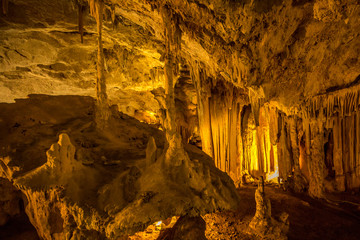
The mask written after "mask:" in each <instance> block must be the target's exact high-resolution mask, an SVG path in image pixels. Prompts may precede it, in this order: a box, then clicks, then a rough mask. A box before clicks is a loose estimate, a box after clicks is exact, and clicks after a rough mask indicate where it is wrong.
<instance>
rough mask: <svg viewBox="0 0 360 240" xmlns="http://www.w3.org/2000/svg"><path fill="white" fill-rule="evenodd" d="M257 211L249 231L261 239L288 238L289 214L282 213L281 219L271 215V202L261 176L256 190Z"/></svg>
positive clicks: (282, 239) (284, 239)
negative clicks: (278, 219)
mask: <svg viewBox="0 0 360 240" xmlns="http://www.w3.org/2000/svg"><path fill="white" fill-rule="evenodd" d="M255 201H256V212H255V216H254V217H253V219H252V220H251V222H250V224H249V233H251V234H255V235H256V236H257V237H260V238H261V239H274V240H275V239H281V240H286V239H287V233H288V231H289V219H288V217H289V215H288V214H287V213H285V212H283V213H282V214H281V217H280V221H277V220H275V219H274V218H272V217H271V203H270V200H269V199H268V198H267V197H266V195H265V188H264V179H263V178H262V177H261V178H260V181H259V183H258V188H257V189H256V191H255Z"/></svg>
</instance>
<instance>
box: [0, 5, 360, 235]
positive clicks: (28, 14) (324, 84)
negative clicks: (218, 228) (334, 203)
mask: <svg viewBox="0 0 360 240" xmlns="http://www.w3.org/2000/svg"><path fill="white" fill-rule="evenodd" d="M359 35H360V3H359V1H358V0H347V1H345V0H311V1H310V0H268V1H263V0H238V1H233V0H213V1H207V0H196V1H190V0H184V1H177V0H131V1H130V0H129V1H125V0H59V1H52V0H28V1H22V0H2V1H1V11H0V108H1V109H3V110H4V111H3V113H0V133H1V134H2V138H3V139H0V146H1V147H3V148H2V149H0V150H1V155H0V157H1V161H0V168H1V175H0V176H1V177H3V178H6V179H8V180H9V181H10V182H11V183H12V184H13V185H14V186H15V188H16V189H18V190H19V189H20V190H21V191H23V193H24V194H25V196H26V199H27V198H29V199H30V200H29V204H28V207H27V208H26V211H27V214H28V215H29V219H30V220H31V222H32V223H33V224H34V225H36V226H38V227H37V230H38V232H39V233H40V235H41V237H43V238H62V237H64V236H65V235H66V234H68V233H69V234H70V235H69V236H74V238H75V236H90V235H91V233H94V234H95V235H94V236H96V237H100V236H102V237H107V238H112V237H113V236H120V234H122V233H126V232H129V233H131V232H134V231H136V230H138V229H143V228H144V227H145V225H148V224H152V223H153V222H151V221H156V220H161V219H162V220H163V219H164V218H165V217H168V216H170V215H172V214H175V215H176V214H178V215H179V216H180V215H185V214H189V212H192V213H193V215H199V213H200V212H207V211H213V210H215V209H217V208H230V207H233V206H234V205H236V204H235V202H236V201H237V200H235V199H237V197H236V196H235V195H236V194H235V195H234V188H233V184H232V183H231V181H230V180H229V179H228V178H227V177H226V176H225V175H224V176H223V174H222V173H220V172H219V171H217V170H216V169H215V168H214V166H215V167H216V168H217V169H219V170H221V171H223V172H226V174H227V175H228V176H230V178H231V179H232V181H234V182H235V185H236V186H241V185H242V184H244V183H246V181H247V180H249V181H253V180H254V179H257V178H260V177H263V178H264V180H265V181H267V182H277V183H281V184H283V186H284V189H290V190H292V191H294V192H306V193H307V194H309V195H310V196H311V197H312V198H316V199H323V198H327V195H328V193H343V192H353V193H356V192H358V190H359V187H360V147H359V146H360V127H359V126H360V115H359V112H360V111H359V110H360V57H359V56H360V40H359V37H358V36H359ZM33 94H40V95H33ZM42 94H43V95H42ZM28 95H30V97H28ZM51 96H62V97H59V99H55V98H52V97H51ZM80 96H82V97H80ZM93 98H94V99H96V104H95V105H94V101H93V100H92V99H93ZM19 99H22V100H19ZM59 101H64V103H63V104H64V105H63V106H60V104H59ZM14 102H15V103H14ZM7 104H9V105H7ZM12 104H14V105H12ZM40 106H41V107H40ZM94 106H96V107H95V108H94ZM42 107H43V108H45V110H42V109H41V108H42ZM14 109H15V110H16V109H17V110H16V111H19V112H15V113H13V112H12V111H14ZM55 110H56V111H55ZM20 111H21V112H20ZM31 111H33V113H32V112H31ZM27 116H28V117H27ZM10 117H13V118H14V119H11V118H10ZM134 118H135V119H137V120H139V121H140V122H142V123H143V124H145V125H142V123H139V122H136V120H135V119H134ZM94 122H95V123H96V126H97V128H98V129H96V128H95V125H94ZM125 122H126V123H125ZM119 127H120V128H121V130H120V129H119ZM136 129H138V130H136ZM35 130H36V131H35ZM161 130H163V132H164V133H160V131H161ZM101 131H103V132H101ZM9 136H10V139H8V138H7V137H9ZM163 137H164V139H162V138H163ZM17 138H18V139H17ZM20 139H21V140H22V141H20ZM119 139H120V140H119ZM189 143H190V144H191V145H195V146H197V147H198V148H201V150H202V151H203V152H204V153H205V154H207V155H208V156H210V158H211V159H212V160H209V159H210V158H207V157H206V156H205V155H204V154H203V153H200V152H199V153H198V152H197V151H198V150H194V148H192V147H194V146H192V147H191V148H190V147H189V146H188V145H187V144H189ZM107 144H108V145H107ZM65 146H66V147H65ZM49 148H50V149H49ZM72 149H73V150H72ZM46 152H47V156H46ZM65 153H66V154H68V156H66V157H65V155H64V154H65ZM199 156H200V157H199ZM198 157H199V158H201V159H203V160H204V161H203V160H201V161H200V160H199V159H198ZM124 159H125V160H124ZM139 159H141V160H139ZM130 160H131V161H130ZM197 160H199V161H197ZM208 160H209V161H208ZM128 161H129V162H128ZM99 166H100V167H99ZM111 166H116V167H118V168H120V170H119V172H117V173H116V174H115V173H114V172H112V171H110V170H111V169H108V168H111ZM63 171H64V172H67V173H69V174H68V175H63V174H61V173H62V172H63ZM70 173H71V174H70ZM105 173H106V174H107V175H106V174H105ZM150 173H152V174H150ZM103 174H105V175H106V180H102V181H100V182H99V183H97V184H98V185H97V184H95V183H93V184H89V186H88V188H86V187H85V186H86V184H85V182H83V181H82V180H80V179H82V178H83V177H85V176H89V178H91V179H92V180H94V181H95V179H98V178H99V176H102V175H103ZM154 174H156V175H157V178H155V179H157V180H156V181H155V180H154V182H152V181H145V180H144V179H145V178H146V179H149V178H151V177H150V175H154ZM145 176H146V177H145ZM217 176H221V177H219V178H218V177H217ZM72 178H75V179H77V180H78V181H70V180H69V179H72ZM99 179H101V178H99ZM92 180H89V181H90V182H92ZM162 181H165V182H167V181H169V182H170V183H171V184H173V183H176V184H179V185H178V186H186V190H184V191H185V192H191V194H189V198H186V201H185V200H184V202H182V203H183V204H184V205H181V204H180V205H181V206H185V205H186V204H190V203H191V204H194V205H195V207H194V209H195V210H191V211H190V205H186V206H187V207H184V208H181V207H180V209H178V208H174V207H169V206H170V205H171V204H173V203H172V202H171V201H169V202H165V203H167V204H169V206H166V204H165V203H164V206H166V207H164V206H162V207H164V208H165V209H166V211H165V213H159V209H157V208H154V209H150V207H148V208H149V209H148V210H149V215H143V216H142V217H140V216H139V215H140V213H139V212H137V210H136V211H135V210H134V209H136V206H137V205H136V204H135V203H137V204H139V205H142V204H145V207H146V206H153V205H152V201H155V200H160V199H163V198H166V195H161V194H160V193H159V192H160V191H158V190H156V189H157V187H159V188H160V189H161V191H163V190H164V191H165V190H166V191H168V193H167V194H170V195H171V194H173V197H174V199H177V200H178V201H183V198H182V197H181V196H180V195H177V194H178V193H179V192H181V191H182V190H181V188H180V187H179V188H177V187H174V188H169V185H166V184H163V183H160V182H162ZM249 181H248V182H249ZM73 182H74V183H73ZM154 184H155V185H156V186H155V185H154ZM171 184H170V185H171ZM176 184H175V185H176ZM285 185H286V187H285ZM90 186H92V187H90ZM114 186H115V188H117V189H118V190H116V191H113V190H112V188H113V187H114ZM129 186H130V187H129ZM79 188H85V189H86V190H85V192H86V194H85V192H84V195H91V196H93V198H90V199H87V200H89V201H90V202H88V201H87V200H86V201H85V198H83V195H81V194H80V195H81V196H77V192H78V189H79ZM119 189H120V190H119ZM172 189H173V190H172ZM9 191H10V190H9ZM172 191H174V192H172ZM230 193H231V194H230ZM68 194H70V196H71V198H69V199H70V200H69V199H68V198H67V197H69V195H68ZM222 194H225V195H226V197H225V199H223V196H222ZM10 195H11V194H10ZM228 197H229V199H228ZM117 198H119V199H122V200H121V201H117V200H116V199H117ZM198 198H199V199H200V200H199V199H198ZM39 199H41V201H48V202H51V204H52V205H51V206H50V205H49V206H47V208H46V209H47V210H46V211H45V210H44V212H43V213H41V211H40V209H42V208H43V206H42V205H37V200H39ZM64 199H65V200H64ZM194 199H198V200H194ZM215 199H216V201H218V202H216V201H215ZM83 200H84V201H83ZM190 200H191V201H190ZM79 201H80V202H81V204H80V203H79ZM173 201H175V200H173ZM227 201H229V202H227ZM24 202H25V201H24ZM148 202H149V204H148ZM95 203H96V204H95ZM202 204H205V205H207V206H206V207H203V206H202ZM84 206H86V207H84ZM171 206H172V205H171ZM159 208H160V207H159ZM64 209H67V210H66V211H65V210H64ZM74 209H82V210H79V211H80V212H81V211H83V212H82V213H81V214H82V215H81V214H80V215H81V216H80V215H79V216H78V215H76V214H75V213H73V212H75V211H77V210H74ZM94 209H95V210H94ZM99 209H100V210H99ZM139 209H141V208H139ZM170 209H171V210H170ZM174 209H175V210H174ZM122 211H125V212H129V213H132V212H134V214H138V215H136V216H137V219H136V220H135V219H127V218H125V217H124V215H121V214H120V212H122ZM3 212H5V211H2V213H1V214H2V215H1V216H2V219H3V222H5V220H6V219H7V218H8V216H11V214H10V213H6V215H5V214H4V213H3ZM35 212H36V214H34V213H35ZM59 212H60V213H59ZM194 212H196V213H197V214H195V213H194ZM74 214H75V215H76V216H75V215H74ZM84 214H85V215H86V216H85V215H84ZM49 216H51V219H52V220H50V225H51V226H50V225H49V223H45V222H46V221H48V218H49ZM59 216H61V217H59ZM84 216H85V217H84ZM172 216H174V215H172ZM147 217H148V218H147ZM60 218H61V219H62V220H60ZM85 218H89V219H90V218H91V220H89V222H87V223H83V221H85V220H84V219H85ZM79 219H80V220H79ZM104 219H106V223H105V222H104V221H105V220H104ZM150 219H151V221H150ZM61 221H63V223H61V224H60V223H59V222H61ZM51 222H56V224H58V225H56V224H55V225H56V226H55V227H54V226H53V224H52V223H51ZM94 222H101V224H103V225H101V224H100V223H99V224H94ZM82 224H83V225H82ZM135 225H136V227H133V226H135ZM61 226H70V228H69V229H65V227H61ZM73 226H76V227H73ZM120 232H121V233H120ZM63 234H65V235H63ZM97 234H100V235H97ZM96 237H95V238H96Z"/></svg>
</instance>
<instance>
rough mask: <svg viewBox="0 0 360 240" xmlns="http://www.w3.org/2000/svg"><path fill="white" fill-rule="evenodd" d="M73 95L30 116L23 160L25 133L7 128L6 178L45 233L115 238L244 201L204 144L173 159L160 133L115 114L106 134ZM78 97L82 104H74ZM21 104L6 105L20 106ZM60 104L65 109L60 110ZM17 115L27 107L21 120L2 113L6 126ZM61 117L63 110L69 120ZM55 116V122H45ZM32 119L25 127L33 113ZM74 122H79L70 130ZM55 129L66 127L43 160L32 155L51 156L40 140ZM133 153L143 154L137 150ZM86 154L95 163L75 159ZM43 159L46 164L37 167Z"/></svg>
mask: <svg viewBox="0 0 360 240" xmlns="http://www.w3.org/2000/svg"><path fill="white" fill-rule="evenodd" d="M67 98H68V97H58V98H57V97H43V99H42V101H41V104H45V105H52V108H48V109H46V108H37V111H38V112H37V113H36V114H37V117H38V121H35V122H32V121H31V120H28V121H30V122H32V127H31V128H29V129H28V132H27V142H31V143H32V144H31V145H28V148H29V149H27V148H26V147H23V148H22V151H24V152H31V153H32V155H31V156H29V157H30V158H29V159H26V158H23V159H21V157H23V155H22V154H21V152H16V151H13V150H11V149H12V148H13V147H14V146H17V145H18V144H19V142H18V141H21V138H18V134H22V133H21V131H16V130H14V131H12V132H7V133H6V134H5V135H6V138H7V139H8V142H3V143H2V144H6V143H8V144H10V145H9V146H8V149H7V150H6V151H4V152H3V153H2V155H3V156H6V157H2V158H1V159H0V160H1V165H0V166H1V173H2V176H3V177H6V178H8V179H9V180H11V181H12V183H13V186H15V188H16V189H18V190H20V191H21V192H22V193H23V194H24V195H25V197H24V199H25V200H26V201H24V202H25V203H26V204H25V211H26V213H27V215H28V217H29V220H30V222H31V223H32V224H33V225H34V227H35V228H36V230H37V232H38V234H39V236H40V237H41V238H43V239H78V238H80V239H81V238H87V239H114V238H119V237H123V236H126V235H131V234H134V233H135V232H138V231H142V230H144V229H145V228H146V227H147V226H148V225H151V224H153V223H154V222H157V221H160V220H166V219H168V218H169V217H172V216H185V215H187V216H189V217H197V216H199V215H203V214H205V213H208V212H213V211H217V210H224V209H233V208H236V207H237V206H238V203H239V196H238V194H237V192H236V189H235V186H234V183H233V181H232V180H231V179H230V178H229V177H228V176H227V175H226V173H224V172H222V171H220V170H219V169H217V168H216V166H215V165H214V163H213V161H212V160H211V158H209V157H208V156H207V155H206V154H204V153H203V152H202V151H201V150H199V149H198V148H196V147H194V146H188V145H185V146H184V147H185V148H183V150H184V152H185V153H186V156H188V159H187V161H183V160H184V159H183V158H182V157H181V156H180V157H179V158H180V160H181V161H180V160H179V159H172V158H176V157H177V156H176V155H172V158H170V159H169V158H167V157H166V156H165V153H166V151H165V150H164V143H163V142H162V141H161V140H160V139H162V138H161V137H163V135H161V132H160V131H159V130H157V129H152V128H151V127H150V126H149V125H147V124H141V123H140V122H138V121H136V120H134V119H131V118H129V117H126V116H124V115H119V113H117V112H113V114H114V115H113V116H112V117H111V118H110V120H109V121H110V124H111V126H112V129H111V130H109V129H103V130H101V131H100V130H98V128H96V127H95V124H94V122H93V115H92V114H89V115H86V114H85V115H82V114H83V113H84V112H83V111H84V109H83V110H81V109H82V105H84V106H86V105H87V104H88V102H87V99H86V98H84V99H82V98H81V97H77V98H75V97H73V98H72V99H71V100H70V101H67V100H68V99H67ZM38 99H41V97H39V96H38ZM61 99H62V100H61ZM31 100H32V99H29V100H23V102H22V104H27V108H31V107H34V106H32V104H31ZM58 100H61V101H58ZM75 101H77V102H78V104H77V105H76V106H74V107H72V104H73V102H75ZM66 104H68V106H67V107H66V106H65V105H66ZM19 105H20V104H11V105H6V107H7V108H13V110H14V109H17V108H20V106H19ZM58 105H60V106H61V107H62V111H58V109H57V108H58ZM0 107H1V106H0ZM74 108H75V109H74ZM74 110H75V112H74ZM16 112H19V111H13V112H12V114H14V116H13V117H11V116H10V117H9V116H8V115H0V116H1V119H2V123H3V124H4V125H6V126H13V125H14V121H17V120H16V119H18V117H17V115H16ZM85 112H86V110H85ZM75 113H76V114H75ZM31 114H34V112H31ZM56 114H60V115H61V120H60V117H59V119H58V118H56ZM74 114H75V115H77V114H78V115H77V116H76V117H75V116H74ZM49 116H51V118H52V121H53V124H49V123H47V125H45V121H46V118H47V117H49ZM80 116H82V117H80ZM24 117H25V119H23V120H22V121H21V122H20V123H21V124H26V122H27V120H26V119H28V118H29V116H28V115H25V116H24ZM74 119H76V120H74ZM74 121H75V122H74ZM20 123H18V125H20ZM8 124H9V125H8ZM73 124H75V126H76V127H69V126H74V125H73ZM44 125H45V126H46V127H45V126H44ZM79 126H82V127H79ZM10 128H11V127H10ZM49 128H54V129H58V130H60V129H62V130H60V132H61V133H60V134H59V135H58V140H57V142H56V143H53V144H51V146H50V149H49V150H48V151H47V152H46V161H45V162H42V159H37V158H32V156H34V157H35V156H42V155H45V153H43V154H41V153H38V151H40V152H41V151H42V150H41V149H42V148H41V147H40V148H39V144H40V145H41V144H42V143H43V142H44V141H45V142H48V141H49V139H50V140H51V139H53V136H51V135H47V133H46V134H44V133H43V132H42V131H44V130H45V129H49ZM64 128H67V131H66V133H65V132H63V131H64ZM2 129H3V128H2ZM4 129H7V128H4ZM15 129H16V128H15ZM40 129H41V131H40ZM4 132H6V131H4ZM39 134H40V135H39ZM138 134H140V135H138ZM144 134H148V135H147V136H145V135H144ZM40 136H41V137H40ZM150 136H152V137H150ZM147 139H149V141H148V144H147V147H146V140H147ZM142 142H144V143H143V144H141V143H142ZM1 149H4V148H3V147H2V148H1ZM77 149H82V150H81V154H76V151H77ZM132 150H133V151H134V152H136V155H135V153H132V154H131V151H132ZM84 152H87V156H88V157H91V158H92V159H93V161H92V162H89V161H85V162H83V159H77V158H75V157H76V156H84ZM43 157H44V156H43ZM18 158H19V159H18ZM6 159H8V160H7V161H6ZM173 162H174V163H175V162H176V163H179V164H177V165H174V164H173ZM35 163H36V164H38V166H37V167H35V168H34V167H33V166H34V164H35ZM28 165H31V166H32V167H31V166H30V167H29V166H28ZM11 166H17V168H16V167H12V168H10V167H11ZM8 173H10V174H8Z"/></svg>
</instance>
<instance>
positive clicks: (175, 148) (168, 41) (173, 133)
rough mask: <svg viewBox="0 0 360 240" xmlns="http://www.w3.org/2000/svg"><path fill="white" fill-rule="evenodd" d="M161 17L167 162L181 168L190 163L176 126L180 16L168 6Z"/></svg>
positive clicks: (163, 9)
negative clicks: (163, 47)
mask: <svg viewBox="0 0 360 240" xmlns="http://www.w3.org/2000/svg"><path fill="white" fill-rule="evenodd" d="M161 16H162V19H163V22H164V25H165V68H164V69H165V95H166V100H165V108H166V119H165V134H166V139H167V142H168V148H167V150H166V157H165V162H166V164H167V166H180V165H182V164H186V163H187V162H188V161H189V157H188V155H187V153H186V152H185V150H184V147H183V144H182V140H181V135H180V134H179V133H178V132H177V126H176V108H175V93H174V87H175V83H176V80H177V77H179V54H180V50H181V30H180V28H179V16H177V15H176V14H173V13H172V12H171V10H170V9H169V8H168V6H166V5H165V6H161Z"/></svg>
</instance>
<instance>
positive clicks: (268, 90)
mask: <svg viewBox="0 0 360 240" xmlns="http://www.w3.org/2000/svg"><path fill="white" fill-rule="evenodd" d="M80 2H81V1H80ZM105 2H106V11H105V12H106V14H105V16H104V18H105V20H106V21H105V24H104V36H103V42H104V52H105V58H106V66H105V68H106V79H107V85H108V93H109V98H110V100H113V101H114V102H116V101H118V102H119V101H120V102H121V101H123V102H124V101H125V102H126V100H124V99H126V98H129V97H128V96H127V95H129V94H130V93H131V92H132V91H133V92H147V91H149V90H153V89H156V88H158V87H162V86H163V85H164V77H163V65H164V61H163V60H164V59H163V53H164V49H165V46H164V24H165V23H164V22H163V20H162V18H161V15H160V13H159V11H158V9H159V8H160V6H167V7H168V8H169V9H171V12H172V13H173V15H174V16H176V17H177V18H179V19H180V20H179V22H180V29H181V31H182V39H181V47H182V50H181V53H180V55H181V63H182V64H183V65H187V66H189V69H190V72H192V73H196V72H199V71H202V72H205V74H206V76H207V77H208V78H209V79H211V81H210V85H212V86H216V82H217V81H218V80H222V81H228V82H231V83H233V84H234V85H235V86H237V87H239V88H242V89H244V90H245V92H246V91H248V90H249V91H250V92H252V93H255V95H257V97H261V98H263V99H265V101H273V102H276V103H277V104H278V105H279V106H285V107H289V106H297V105H299V104H301V103H302V102H304V101H305V100H306V99H309V98H312V97H314V96H316V95H321V94H324V93H327V92H331V91H334V90H337V89H339V88H344V87H346V86H352V85H356V84H357V82H358V81H359V77H358V76H359V74H360V61H359V56H360V54H359V53H360V40H359V39H360V38H359V34H360V4H359V2H358V1H356V0H349V1H334V0H316V1H306V0H302V1H301V0H298V1H295V0H293V1H291V0H284V1H281V0H272V1H259V0H254V1H250V0H248V1H242V0H239V1H235V0H213V1H210V0H186V1H183V0H181V1H179V0H161V1H155V0H133V1H124V0H111V1H105ZM77 3H78V1H70V0H60V1H50V0H42V1H40V0H29V1H21V0H12V1H9V5H8V10H7V14H6V15H4V14H2V15H1V18H0V31H1V34H0V46H1V47H0V62H1V65H0V89H1V92H2V94H1V96H0V98H1V99H0V101H2V102H11V101H13V99H14V98H20V97H26V95H27V94H29V93H43V94H55V95H63V94H72V95H90V96H93V95H94V94H95V91H94V85H95V81H94V78H95V73H96V48H97V45H96V34H97V33H96V22H95V19H93V17H91V16H90V14H89V13H88V12H89V11H88V8H87V9H86V10H85V13H84V43H81V42H80V36H79V31H78V7H77ZM83 3H86V1H83ZM85 5H86V4H85ZM195 81H196V79H195ZM120 93H121V94H120ZM144 94H146V93H144ZM119 95H121V96H125V97H123V98H124V99H122V100H119V97H118V96H119ZM144 104H148V105H149V107H148V108H150V109H151V108H153V109H155V108H158V106H156V104H157V103H156V102H153V101H152V100H150V97H149V101H148V102H147V103H144ZM133 107H134V108H136V106H133Z"/></svg>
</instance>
